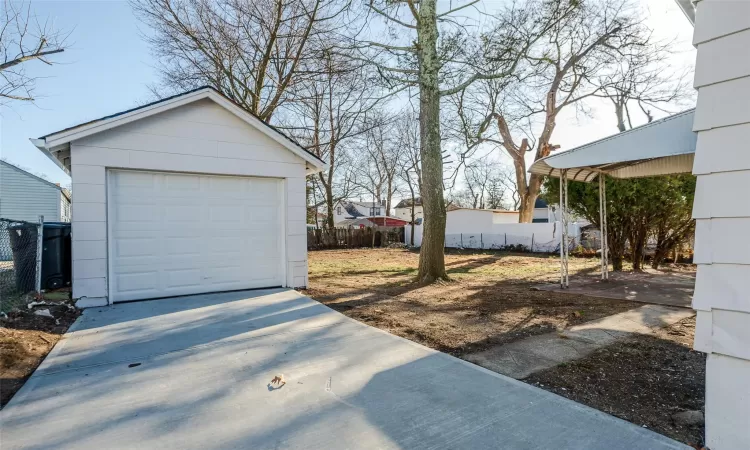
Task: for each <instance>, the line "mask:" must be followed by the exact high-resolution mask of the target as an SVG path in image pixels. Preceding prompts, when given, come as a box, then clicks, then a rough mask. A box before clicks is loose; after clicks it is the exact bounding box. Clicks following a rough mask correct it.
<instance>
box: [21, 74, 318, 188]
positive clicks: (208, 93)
mask: <svg viewBox="0 0 750 450" xmlns="http://www.w3.org/2000/svg"><path fill="white" fill-rule="evenodd" d="M205 98H208V99H210V100H212V101H214V102H215V103H217V104H219V105H221V106H222V107H224V108H225V109H226V110H228V111H229V112H231V113H232V114H234V115H235V116H237V117H238V118H240V119H242V120H243V121H244V122H246V123H247V124H249V125H251V126H253V127H254V128H256V129H258V130H260V131H261V132H262V133H263V134H265V135H266V136H268V137H270V138H271V139H273V140H274V141H276V142H277V143H279V144H281V145H282V146H283V147H284V148H286V149H287V150H289V151H291V152H292V153H294V154H295V155H297V156H299V157H300V158H302V159H303V160H304V161H305V162H306V163H308V165H309V166H312V168H309V167H308V169H307V170H306V173H307V174H311V173H317V172H320V171H323V170H326V169H328V165H327V164H321V163H320V161H318V160H316V159H315V158H314V157H312V156H311V155H309V154H308V153H307V152H305V151H304V150H302V149H301V148H298V147H297V146H296V145H295V144H293V143H292V142H291V141H290V140H289V139H287V138H286V137H284V136H282V135H280V134H279V133H278V132H277V131H275V130H273V129H272V128H270V127H269V126H268V125H267V124H265V123H264V122H262V121H261V120H260V119H257V118H256V117H253V116H252V115H251V114H248V113H247V112H246V111H244V110H243V109H241V108H239V107H238V106H237V105H235V104H233V103H232V102H230V101H228V100H227V99H225V98H224V97H222V96H221V95H219V94H217V93H216V92H215V91H213V90H212V89H208V88H206V89H204V90H200V91H196V92H193V93H190V94H187V95H184V96H180V97H177V98H174V99H171V100H167V101H164V102H161V103H158V104H155V105H152V106H149V107H146V108H142V109H139V110H136V111H132V112H130V113H127V114H123V115H122V116H117V117H112V118H110V119H106V120H103V121H99V122H94V123H91V124H89V125H84V126H81V127H79V128H76V129H73V130H69V131H67V132H61V133H57V134H52V135H49V136H47V137H46V138H45V139H44V147H45V148H46V149H50V148H52V147H55V146H59V145H62V144H67V143H70V142H71V141H74V140H77V139H82V138H85V137H87V136H91V135H93V134H97V133H101V132H103V131H107V130H110V129H112V128H115V127H119V126H122V125H125V124H128V123H131V122H135V121H136V120H140V119H144V118H146V117H149V116H152V115H155V114H159V113H162V112H165V111H169V110H170V109H174V108H177V107H180V106H183V105H186V104H189V103H193V102H195V101H198V100H202V99H205ZM34 141H35V140H32V142H34ZM34 145H37V144H36V143H35V144H34ZM37 147H39V146H38V145H37ZM46 153H49V152H48V151H47V152H46ZM48 156H51V155H48ZM53 158H54V157H53ZM53 160H54V159H53ZM57 164H58V165H59V163H57Z"/></svg>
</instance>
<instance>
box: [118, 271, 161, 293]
mask: <svg viewBox="0 0 750 450" xmlns="http://www.w3.org/2000/svg"><path fill="white" fill-rule="evenodd" d="M158 285H159V273H158V272H157V271H149V272H132V273H124V274H118V275H116V276H115V286H114V287H115V289H117V291H118V292H123V293H126V292H143V291H156V290H157V289H158Z"/></svg>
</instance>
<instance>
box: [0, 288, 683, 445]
mask: <svg viewBox="0 0 750 450" xmlns="http://www.w3.org/2000/svg"><path fill="white" fill-rule="evenodd" d="M279 373H283V374H284V376H285V378H286V385H284V386H283V387H281V388H279V389H274V388H273V387H271V386H270V385H269V382H270V381H271V379H272V378H273V377H274V375H276V374H279ZM0 419H1V420H2V422H1V423H2V430H1V432H2V433H1V438H0V439H2V448H3V450H9V449H15V448H35V449H42V448H55V449H60V448H76V449H82V448H85V449H99V448H108V449H109V448H136V447H137V448H177V449H186V448H201V449H205V448H243V449H343V448H406V449H413V448H419V449H438V448H446V449H448V448H450V449H454V448H467V449H484V448H503V449H555V450H560V449H607V450H615V449H623V450H624V449H627V450H633V449H652V450H653V449H676V448H680V449H681V448H688V447H686V446H683V445H681V444H679V443H677V442H675V441H672V440H670V439H667V438H665V437H663V436H661V435H658V434H656V433H653V432H651V431H650V430H647V429H644V428H641V427H638V426H636V425H633V424H630V423H627V422H624V421H622V420H619V419H616V418H614V417H611V416H608V415H606V414H604V413H601V412H599V411H596V410H593V409H591V408H588V407H585V406H582V405H579V404H577V403H574V402H572V401H569V400H566V399H564V398H561V397H558V396H556V395H553V394H551V393H548V392H545V391H542V390H540V389H537V388H534V387H532V386H529V385H526V384H523V383H521V382H518V381H515V380H512V379H510V378H506V377H504V376H501V375H498V374H495V373H493V372H490V371H488V370H485V369H482V368H480V367H478V366H474V365H472V364H469V363H467V362H464V361H461V360H459V359H456V358H453V357H451V356H448V355H445V354H442V353H439V352H435V351H433V350H430V349H427V348H425V347H422V346H420V345H417V344H415V343H412V342H409V341H407V340H404V339H401V338H399V337H395V336H392V335H390V334H387V333H385V332H382V331H380V330H376V329H374V328H370V327H368V326H366V325H363V324H360V323H358V322H355V321H353V320H351V319H348V318H346V317H345V316H343V315H341V314H339V313H336V312H334V311H332V310H331V309H329V308H327V307H325V306H323V305H321V304H319V303H317V302H315V301H313V300H311V299H309V298H307V297H304V296H302V295H300V294H298V293H296V292H294V291H290V290H280V289H277V290H265V291H252V292H239V293H236V292H235V293H223V294H211V295H199V296H192V297H183V298H175V299H170V300H156V301H149V302H139V303H130V304H120V305H117V306H113V307H108V308H100V309H89V310H86V311H85V312H84V314H83V316H81V318H80V319H79V320H78V322H76V324H74V326H73V328H71V331H70V332H69V333H68V335H67V336H66V337H65V338H64V339H63V340H62V341H60V343H59V344H58V345H57V346H56V347H55V349H54V350H53V352H52V353H51V354H50V355H49V357H47V359H46V360H45V361H44V363H43V364H42V366H41V367H40V368H39V369H38V370H37V371H36V373H35V374H34V375H33V376H32V377H31V379H30V380H29V381H28V382H27V384H26V385H25V386H24V387H23V389H22V390H21V391H20V392H19V393H18V394H17V395H16V397H15V398H14V399H13V400H12V401H11V402H10V404H9V405H8V406H6V408H5V409H4V410H3V411H2V412H0Z"/></svg>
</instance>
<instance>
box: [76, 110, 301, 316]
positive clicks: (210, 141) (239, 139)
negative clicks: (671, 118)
mask: <svg viewBox="0 0 750 450" xmlns="http://www.w3.org/2000/svg"><path fill="white" fill-rule="evenodd" d="M71 160H72V166H71V173H72V178H73V195H74V197H75V200H74V201H73V221H72V226H73V296H74V297H75V298H84V300H85V301H81V304H82V305H97V304H102V303H106V301H107V295H108V280H107V214H106V196H107V195H106V180H107V169H108V168H120V169H136V170H137V169H141V170H152V171H171V172H190V173H204V174H221V175H236V176H259V177H269V178H278V179H282V180H283V191H284V194H283V201H284V202H285V205H286V206H285V208H283V210H284V216H285V217H284V220H283V226H284V228H285V230H284V231H283V233H284V237H285V247H286V255H285V259H286V265H285V272H286V283H285V285H286V286H288V287H302V286H306V285H307V241H306V226H305V162H304V161H303V160H302V159H301V158H300V157H298V156H296V155H294V154H293V153H291V152H290V151H289V150H288V149H286V148H284V147H282V146H281V145H280V144H279V143H277V142H276V141H274V140H272V139H270V138H269V137H267V136H266V135H264V134H263V133H262V132H260V131H259V130H257V129H255V128H253V127H252V126H250V125H248V124H247V123H246V122H244V121H242V120H241V119H239V118H238V117H236V116H235V115H233V114H232V113H230V112H228V111H227V110H225V109H224V108H222V107H221V106H219V105H217V104H216V103H214V102H213V101H211V100H208V99H204V100H200V101H196V102H194V103H190V104H188V105H185V106H181V107H178V108H176V109H173V110H170V111H167V112H164V113H161V114H158V115H154V116H151V117H148V118H145V119H142V120H138V121H135V122H131V123H129V124H127V125H123V126H121V127H117V128H114V129H111V130H109V131H104V132H102V133H99V134H95V135H92V136H89V137H87V138H83V139H80V140H77V141H74V142H73V143H71Z"/></svg>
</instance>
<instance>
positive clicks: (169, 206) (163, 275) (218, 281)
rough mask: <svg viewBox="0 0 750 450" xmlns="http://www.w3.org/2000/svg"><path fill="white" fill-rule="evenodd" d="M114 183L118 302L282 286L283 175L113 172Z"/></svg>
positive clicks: (111, 211)
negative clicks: (236, 175)
mask: <svg viewBox="0 0 750 450" xmlns="http://www.w3.org/2000/svg"><path fill="white" fill-rule="evenodd" d="M108 183H109V191H108V192H109V194H108V205H109V206H108V223H109V255H110V256H109V258H110V262H109V264H110V267H109V273H110V296H111V299H112V301H125V300H140V299H146V298H157V297H170V296H176V295H188V294H199V293H204V292H216V291H228V290H236V289H250V288H258V287H270V286H281V285H282V259H283V258H282V248H283V247H282V227H281V223H282V220H281V207H282V201H281V181H280V180H278V179H266V178H249V177H222V176H210V175H193V174H175V173H159V172H134V171H114V170H113V171H110V172H109V174H108Z"/></svg>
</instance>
